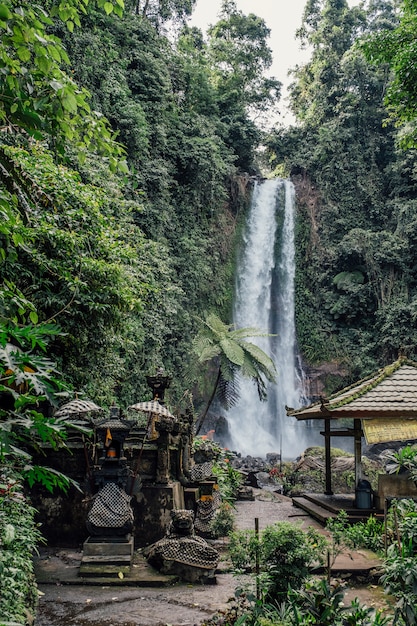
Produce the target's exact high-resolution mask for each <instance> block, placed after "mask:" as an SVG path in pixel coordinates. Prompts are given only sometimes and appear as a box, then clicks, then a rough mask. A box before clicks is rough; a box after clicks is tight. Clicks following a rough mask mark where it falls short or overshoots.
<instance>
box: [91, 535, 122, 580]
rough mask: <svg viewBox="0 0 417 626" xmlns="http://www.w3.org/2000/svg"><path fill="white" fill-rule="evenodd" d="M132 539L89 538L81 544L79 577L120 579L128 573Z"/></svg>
mask: <svg viewBox="0 0 417 626" xmlns="http://www.w3.org/2000/svg"><path fill="white" fill-rule="evenodd" d="M133 548H134V546H133V537H131V536H130V535H129V536H127V537H123V538H122V537H120V538H117V539H114V538H112V539H108V538H100V537H94V538H92V537H89V538H88V539H87V540H86V541H84V543H83V556H82V559H81V565H80V569H79V575H80V576H83V577H86V578H87V577H94V578H98V577H101V576H102V577H106V578H107V577H111V576H116V577H120V574H123V575H126V574H128V573H129V571H130V567H131V564H132V558H133Z"/></svg>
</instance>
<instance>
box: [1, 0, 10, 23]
mask: <svg viewBox="0 0 417 626" xmlns="http://www.w3.org/2000/svg"><path fill="white" fill-rule="evenodd" d="M11 17H12V14H11V13H10V11H9V9H8V7H7V6H6V5H5V4H0V20H10V19H11Z"/></svg>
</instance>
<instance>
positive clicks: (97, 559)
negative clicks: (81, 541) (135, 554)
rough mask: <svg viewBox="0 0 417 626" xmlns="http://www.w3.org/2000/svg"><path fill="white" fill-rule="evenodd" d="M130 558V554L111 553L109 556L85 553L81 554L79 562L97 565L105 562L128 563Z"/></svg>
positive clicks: (110, 563) (111, 563)
mask: <svg viewBox="0 0 417 626" xmlns="http://www.w3.org/2000/svg"><path fill="white" fill-rule="evenodd" d="M131 560H132V558H131V556H130V554H113V555H111V556H107V555H99V554H94V555H92V556H86V555H85V554H83V558H82V560H81V563H86V564H87V563H88V564H93V563H96V564H97V565H105V564H106V563H108V564H109V565H130V563H131Z"/></svg>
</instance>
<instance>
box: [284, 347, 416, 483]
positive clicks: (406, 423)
mask: <svg viewBox="0 0 417 626" xmlns="http://www.w3.org/2000/svg"><path fill="white" fill-rule="evenodd" d="M287 415H288V416H293V417H295V418H296V419H297V420H317V419H320V420H324V431H323V432H322V433H321V434H322V435H324V444H325V492H324V493H325V495H332V494H333V492H332V482H331V481H332V478H331V458H330V448H331V439H332V437H342V436H343V437H346V436H351V437H353V438H354V458H355V485H356V486H358V483H359V481H360V480H361V478H362V463H361V458H362V437H363V436H364V437H365V441H366V443H367V444H374V443H382V442H390V441H412V440H415V439H417V363H415V362H413V361H410V360H408V359H406V358H404V357H401V358H400V359H398V360H397V361H395V362H394V363H392V364H391V365H388V366H386V367H384V368H382V369H380V370H378V371H377V372H376V373H374V374H373V375H371V376H369V377H368V378H365V379H363V380H361V381H359V382H357V383H354V384H353V385H351V386H350V387H346V388H345V389H343V390H342V391H339V392H338V393H336V394H333V395H332V396H330V397H329V398H328V399H326V398H321V399H320V401H318V402H315V403H313V404H310V405H309V406H306V407H303V408H300V409H291V408H288V407H287ZM350 419H352V420H353V428H352V427H343V428H341V427H339V426H337V427H336V428H333V427H332V425H333V424H337V421H339V424H340V420H350Z"/></svg>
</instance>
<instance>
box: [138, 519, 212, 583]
mask: <svg viewBox="0 0 417 626" xmlns="http://www.w3.org/2000/svg"><path fill="white" fill-rule="evenodd" d="M144 555H145V557H146V559H147V560H148V563H149V564H150V565H152V567H155V569H157V570H159V571H160V572H161V573H163V574H170V575H176V576H178V577H179V578H180V579H181V580H185V581H187V582H192V583H195V582H202V583H215V582H216V579H215V572H216V568H217V565H218V563H219V558H220V555H219V553H218V552H217V550H215V549H214V548H212V547H211V546H210V545H209V544H208V543H207V541H205V539H203V538H202V537H197V536H196V535H195V534H194V513H193V511H188V510H185V509H177V510H174V511H171V522H170V524H169V526H168V529H167V533H166V536H165V537H164V538H163V539H160V540H159V541H157V542H156V543H154V544H152V545H151V546H149V547H148V548H145V550H144Z"/></svg>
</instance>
